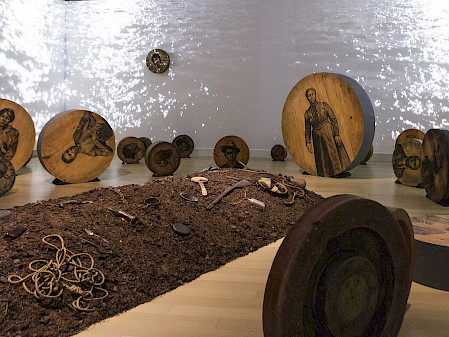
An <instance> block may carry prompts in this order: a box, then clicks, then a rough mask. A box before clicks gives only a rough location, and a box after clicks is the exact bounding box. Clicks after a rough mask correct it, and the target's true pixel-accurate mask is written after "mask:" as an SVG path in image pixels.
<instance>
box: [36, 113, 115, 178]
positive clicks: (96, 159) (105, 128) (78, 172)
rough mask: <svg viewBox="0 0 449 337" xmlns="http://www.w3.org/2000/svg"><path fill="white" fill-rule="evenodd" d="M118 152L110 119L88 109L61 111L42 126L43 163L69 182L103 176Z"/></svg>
mask: <svg viewBox="0 0 449 337" xmlns="http://www.w3.org/2000/svg"><path fill="white" fill-rule="evenodd" d="M114 152H115V136H114V131H113V130H112V128H111V126H110V125H109V124H108V122H107V121H106V120H105V119H104V118H103V117H101V116H100V115H98V114H96V113H95V112H91V111H87V110H70V111H65V112H62V113H59V114H57V115H56V116H54V117H53V118H52V119H50V120H49V121H48V122H47V123H46V124H45V126H44V128H43V129H42V131H41V133H40V135H39V139H38V142H37V154H38V157H39V160H40V162H41V164H42V166H43V167H44V168H45V169H46V170H47V171H48V173H50V174H51V175H53V176H54V177H55V178H57V179H59V180H60V181H62V182H65V183H83V182H88V181H91V180H93V179H95V178H97V177H98V176H100V175H101V174H102V173H103V172H104V171H105V170H106V169H107V168H108V167H109V164H110V163H111V161H112V159H113V157H114Z"/></svg>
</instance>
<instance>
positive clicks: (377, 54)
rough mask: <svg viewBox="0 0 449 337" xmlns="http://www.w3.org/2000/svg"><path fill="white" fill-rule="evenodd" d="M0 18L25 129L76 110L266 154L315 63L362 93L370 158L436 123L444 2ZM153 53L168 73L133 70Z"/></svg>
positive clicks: (77, 9) (92, 8) (81, 6)
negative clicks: (226, 139)
mask: <svg viewBox="0 0 449 337" xmlns="http://www.w3.org/2000/svg"><path fill="white" fill-rule="evenodd" d="M0 20H1V21H0V97H2V98H7V99H11V100H14V101H16V102H17V103H19V104H21V105H22V106H24V107H25V108H26V109H27V110H28V112H29V113H30V115H31V116H32V118H33V120H34V122H35V124H36V131H37V133H39V131H40V129H41V128H42V127H43V125H44V124H45V122H46V121H47V120H48V119H49V118H50V117H51V116H53V115H55V114H57V113H58V112H61V111H63V110H66V109H73V108H80V109H81V108H82V109H87V110H91V111H94V112H97V113H99V114H101V115H103V116H104V117H105V118H106V119H107V120H108V121H109V123H110V124H111V126H112V127H113V128H114V130H115V133H116V138H117V139H118V140H120V139H121V138H123V137H126V136H147V137H149V138H151V139H152V140H153V141H157V140H166V141H171V140H172V139H173V138H174V137H175V136H177V135H179V134H188V135H190V136H191V137H192V138H193V140H194V141H195V147H196V149H197V151H199V152H197V153H200V154H206V155H207V154H208V153H209V152H210V150H211V149H212V148H213V147H214V145H215V143H216V142H217V140H218V139H220V138H221V137H223V136H225V135H230V134H232V135H237V136H240V137H242V138H243V139H245V141H246V142H247V144H248V146H249V147H250V149H251V155H254V156H269V151H270V149H271V147H272V146H273V145H274V144H284V143H283V139H282V129H281V119H282V108H283V105H284V102H285V99H286V97H287V95H288V93H289V92H290V90H291V89H292V88H293V86H294V85H295V84H296V83H297V82H298V81H299V80H301V79H302V78H303V77H305V76H307V75H309V74H311V73H314V72H333V73H339V74H344V75H346V76H349V77H352V78H353V79H355V80H356V81H357V82H358V83H359V84H360V85H361V86H362V87H363V88H364V89H365V91H366V92H367V93H368V95H369V97H370V99H371V101H372V104H373V106H374V112H375V115H376V131H375V136H374V151H375V152H376V153H385V154H388V153H392V152H393V148H394V140H395V138H396V137H397V135H398V134H399V133H400V132H401V131H402V130H404V129H408V128H418V129H420V130H422V131H426V130H428V129H430V128H447V127H448V124H449V118H448V117H447V116H448V111H449V107H448V103H447V102H449V90H448V87H449V76H448V72H449V32H448V31H447V29H446V28H447V26H448V25H449V3H447V2H446V1H432V2H431V1H429V0H400V1H393V2H389V1H381V0H360V1H353V0H351V1H349V0H338V1H337V0H327V1H326V0H318V1H315V2H311V1H304V0H300V1H299V0H283V1H280V2H274V1H268V0H248V1H239V0H227V1H218V0H208V1H204V0H203V1H201V0H189V1H184V0H179V1H178V0H176V1H175V0H170V1H164V2H161V1H155V0H129V1H126V2H125V1H118V0H90V1H62V0H42V1H39V5H38V4H37V2H34V1H31V0H0ZM153 48H161V49H163V50H165V51H166V52H167V53H168V54H169V55H170V59H171V65H170V68H169V70H168V71H167V72H165V73H162V74H154V73H152V72H150V71H149V70H148V69H147V68H146V65H145V58H146V55H147V54H148V52H149V51H150V50H151V49H153ZM201 151H202V152H201Z"/></svg>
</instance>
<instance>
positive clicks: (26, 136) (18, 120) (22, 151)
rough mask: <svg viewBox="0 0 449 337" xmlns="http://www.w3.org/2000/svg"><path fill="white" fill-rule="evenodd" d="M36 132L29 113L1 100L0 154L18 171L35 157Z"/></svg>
mask: <svg viewBox="0 0 449 337" xmlns="http://www.w3.org/2000/svg"><path fill="white" fill-rule="evenodd" d="M35 141H36V131H35V130H34V123H33V120H32V119H31V117H30V115H29V114H28V112H27V111H26V110H25V109H24V108H23V107H21V106H20V105H19V104H17V103H15V102H12V101H9V100H7V99H0V154H2V155H3V156H4V157H5V158H6V159H7V160H9V161H11V163H12V165H13V166H14V170H15V171H17V170H18V169H20V168H21V167H22V166H23V165H25V163H26V162H27V161H28V159H30V157H31V156H32V155H33V148H34V143H35Z"/></svg>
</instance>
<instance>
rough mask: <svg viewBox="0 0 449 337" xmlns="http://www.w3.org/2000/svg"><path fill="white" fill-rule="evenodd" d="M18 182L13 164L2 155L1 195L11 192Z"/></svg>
mask: <svg viewBox="0 0 449 337" xmlns="http://www.w3.org/2000/svg"><path fill="white" fill-rule="evenodd" d="M15 181H16V171H15V170H14V166H13V165H12V163H11V162H10V161H9V160H8V159H6V158H5V156H3V155H1V154H0V195H3V194H5V193H6V192H8V191H10V190H11V188H12V187H13V186H14V182H15Z"/></svg>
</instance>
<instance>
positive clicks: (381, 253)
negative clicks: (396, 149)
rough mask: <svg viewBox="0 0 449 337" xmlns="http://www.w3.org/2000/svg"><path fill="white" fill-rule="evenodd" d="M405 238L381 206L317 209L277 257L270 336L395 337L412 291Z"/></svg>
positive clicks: (344, 198) (267, 321)
mask: <svg viewBox="0 0 449 337" xmlns="http://www.w3.org/2000/svg"><path fill="white" fill-rule="evenodd" d="M409 275H410V266H409V256H408V248H407V244H406V242H405V238H404V234H403V232H402V229H401V227H400V226H399V224H398V222H397V221H396V220H395V218H394V217H393V215H392V214H391V213H390V212H389V211H388V210H387V209H386V208H385V207H384V206H382V205H381V204H379V203H377V202H375V201H372V200H368V199H364V198H360V197H356V196H353V195H338V196H334V197H331V198H328V199H325V200H323V201H322V202H321V203H319V204H317V205H315V206H314V207H312V208H310V209H309V210H308V211H306V213H304V214H303V215H302V216H301V217H300V218H299V219H298V221H297V222H296V224H295V225H293V226H292V227H291V229H290V230H289V232H287V235H286V236H285V238H284V240H283V242H282V244H281V246H280V247H279V250H278V252H277V254H276V257H275V258H274V261H273V265H272V267H271V270H270V274H269V276H268V280H267V284H266V288H265V296H264V303H263V329H264V335H265V336H267V337H268V336H270V337H281V336H282V337H283V336H335V337H346V336H352V337H355V336H396V335H397V334H398V332H399V329H400V327H401V323H402V320H403V317H404V313H405V309H406V306H407V299H408V295H409V291H410V278H409Z"/></svg>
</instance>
